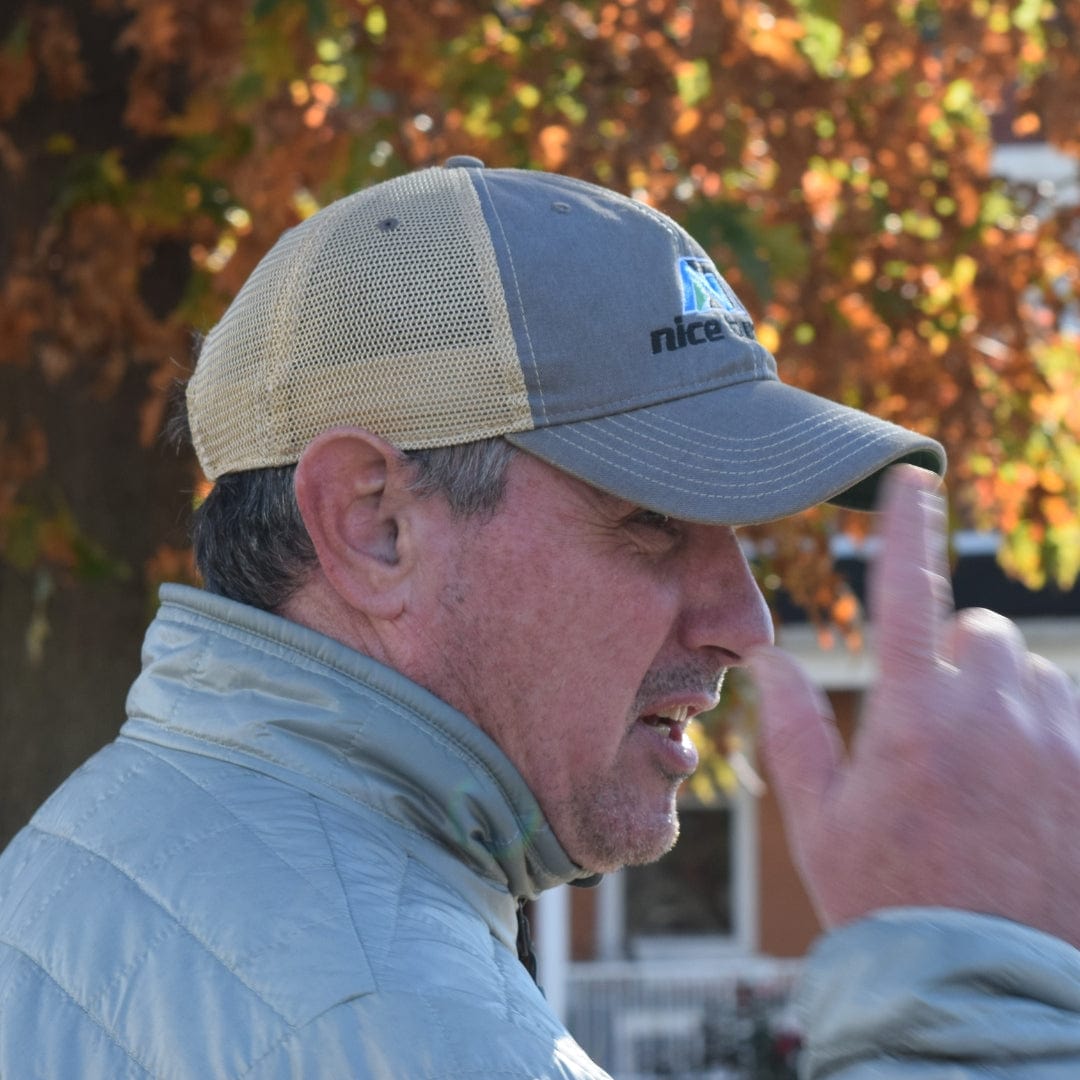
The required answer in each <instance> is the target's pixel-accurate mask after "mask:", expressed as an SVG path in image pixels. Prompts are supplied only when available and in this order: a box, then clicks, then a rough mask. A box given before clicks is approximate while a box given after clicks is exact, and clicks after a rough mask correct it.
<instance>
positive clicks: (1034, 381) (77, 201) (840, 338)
mask: <svg viewBox="0 0 1080 1080" xmlns="http://www.w3.org/2000/svg"><path fill="white" fill-rule="evenodd" d="M0 41H2V45H0V124H2V127H0V225H2V228H0V588H3V589H4V591H5V592H7V593H8V594H9V595H10V596H12V597H13V598H14V601H16V602H13V603H12V604H11V610H12V612H13V614H12V615H10V617H7V621H5V622H4V624H3V625H2V626H0V635H2V636H3V637H4V639H5V640H4V650H5V655H6V657H9V658H10V657H14V656H16V655H18V654H21V655H22V656H23V657H25V658H27V659H29V660H37V661H39V662H41V663H43V664H47V662H48V661H51V660H53V659H54V653H55V646H56V643H57V639H58V638H59V637H61V636H63V622H64V618H66V617H72V610H73V609H72V608H71V606H72V605H76V606H77V605H78V604H79V603H82V602H84V601H82V600H79V599H77V597H78V596H85V595H93V596H94V598H95V601H94V603H95V604H96V605H104V606H106V607H107V606H108V604H110V603H121V601H119V600H116V599H115V598H117V597H123V598H124V599H123V601H122V603H123V605H126V606H125V607H124V610H125V612H126V615H125V623H124V625H125V630H124V633H125V634H128V635H129V636H130V634H131V633H132V632H133V631H134V630H135V629H136V627H135V626H134V623H136V622H137V621H138V618H136V617H135V616H136V614H137V615H138V617H139V618H141V616H142V614H143V613H144V612H145V610H146V607H145V605H146V604H147V603H148V601H147V600H146V597H147V593H148V590H147V586H149V585H151V584H153V583H154V582H155V581H157V580H160V579H162V578H163V577H178V576H179V577H184V576H189V575H190V574H191V569H190V561H189V559H188V556H187V554H186V549H185V544H184V541H183V538H182V532H181V531H180V530H179V528H178V527H177V521H176V519H177V513H178V511H177V502H176V500H175V497H174V495H173V492H175V491H177V490H178V489H180V488H181V487H183V486H185V481H184V479H183V478H184V477H185V476H187V477H188V479H187V481H186V487H187V488H188V490H189V491H191V492H192V493H193V495H194V496H195V497H197V495H198V492H199V490H201V485H202V481H201V479H200V478H199V477H198V476H197V474H196V472H195V466H194V464H193V463H192V462H191V461H190V460H188V459H180V460H179V461H177V460H173V459H169V458H167V457H166V456H165V455H163V453H162V451H161V448H160V444H159V442H158V434H159V431H160V428H161V424H162V418H163V415H164V412H165V407H166V398H167V392H168V387H169V385H170V384H171V383H172V382H173V380H174V379H175V377H176V376H177V375H183V374H184V372H185V371H186V370H187V369H188V367H189V364H190V360H189V356H190V352H191V348H190V346H191V335H192V332H196V333H197V332H199V331H204V330H206V329H207V328H208V327H209V326H210V325H212V323H213V321H214V320H215V318H216V317H217V315H218V314H219V313H220V312H221V310H222V308H223V306H224V304H225V303H226V301H227V299H228V298H229V297H230V296H231V295H232V294H233V293H234V292H235V290H236V289H237V288H238V286H239V284H240V283H241V282H242V281H243V279H244V278H245V277H246V275H247V274H248V272H249V271H250V270H251V268H252V267H253V265H254V263H255V262H256V261H257V259H258V258H259V257H260V255H261V254H262V253H263V252H264V251H265V250H266V248H267V247H268V246H269V245H270V244H271V243H272V242H273V240H274V239H275V238H276V237H277V235H278V234H279V233H280V232H281V231H282V230H283V229H284V228H285V227H287V226H289V225H290V224H292V223H294V222H295V221H296V220H298V219H300V218H302V217H304V216H306V215H307V214H309V213H311V212H312V211H313V210H314V209H316V208H317V207H318V206H320V205H322V204H325V203H326V202H327V201H329V200H331V199H332V198H334V197H336V196H338V195H341V194H343V193H345V192H347V191H350V190H354V189H355V188H357V187H360V186H363V185H365V184H368V183H371V182H374V181H376V180H379V179H382V178H384V177H387V176H390V175H394V174H396V173H399V172H402V171H405V170H407V169H410V168H413V167H416V166H420V165H424V164H429V163H436V162H439V161H441V160H443V159H445V158H446V157H447V156H449V155H451V154H455V153H471V154H476V155H478V156H480V157H482V158H484V159H485V161H487V163H488V164H489V165H513V166H519V167H542V168H547V169H554V170H558V171H563V172H566V173H569V174H572V175H576V176H580V177H583V178H585V179H590V180H596V181H599V182H601V183H604V184H607V185H610V186H612V187H615V188H617V189H620V190H624V191H628V192H632V193H633V194H635V195H636V196H637V197H639V198H641V199H644V200H646V201H648V202H650V203H652V204H653V205H655V206H658V207H659V208H661V209H663V210H665V211H666V212H668V213H670V214H672V215H673V216H674V217H676V218H678V219H680V220H681V221H683V222H684V223H685V224H686V225H687V226H688V227H689V228H690V230H691V231H692V232H694V233H695V234H696V235H697V236H698V237H699V238H700V239H701V240H702V241H703V242H704V243H705V244H706V246H707V247H708V248H709V249H710V250H711V251H712V252H713V253H714V255H715V257H716V260H717V262H718V265H720V266H721V268H723V270H724V271H725V273H726V275H727V276H728V277H729V279H730V280H731V282H732V284H733V286H734V287H735V289H736V291H737V292H739V294H740V295H741V296H742V297H743V298H744V300H745V301H746V302H747V303H748V305H749V306H750V308H751V310H752V311H753V313H754V314H755V316H756V317H757V319H758V321H759V326H760V331H761V337H762V340H763V341H764V343H765V344H766V345H768V346H769V347H770V348H772V349H774V351H775V352H776V353H777V355H778V358H779V361H780V366H781V370H782V374H783V375H784V377H785V378H786V379H787V380H788V381H791V382H794V383H796V384H798V385H801V386H804V387H807V388H809V389H812V390H815V391H817V392H820V393H824V394H826V395H828V396H830V397H833V398H837V399H840V400H843V401H845V402H847V403H849V404H852V405H856V406H859V407H862V408H865V409H868V410H869V411H871V412H873V413H875V414H877V415H879V416H883V417H887V418H889V419H892V420H896V421H898V422H900V423H904V424H906V425H908V426H911V427H915V428H918V429H919V430H921V431H924V432H927V433H929V434H933V435H935V436H937V437H938V438H940V439H941V440H942V441H943V442H944V443H945V444H946V446H947V448H948V450H949V453H950V458H951V474H950V476H951V479H950V482H949V483H950V489H951V495H952V498H953V502H954V506H955V507H956V514H957V520H958V522H962V523H967V524H972V525H977V526H990V525H994V526H997V527H1000V528H1001V529H1002V531H1003V533H1004V535H1005V541H1006V542H1005V547H1004V549H1003V559H1004V560H1005V561H1006V563H1007V565H1008V566H1009V568H1010V569H1011V571H1012V572H1013V573H1015V574H1017V575H1018V576H1020V577H1021V578H1022V579H1023V580H1024V581H1025V582H1027V583H1028V584H1030V585H1032V586H1039V585H1041V584H1043V583H1044V582H1046V581H1053V582H1056V583H1058V584H1059V585H1061V586H1068V585H1070V584H1071V583H1072V582H1073V581H1075V579H1076V577H1077V574H1078V572H1080V516H1078V513H1080V447H1078V436H1080V332H1078V328H1077V327H1078V320H1080V314H1078V293H1080V265H1078V263H1080V259H1078V254H1077V252H1078V249H1080V220H1078V211H1077V209H1076V208H1075V207H1073V208H1067V207H1060V206H1057V207H1056V206H1054V205H1053V204H1052V203H1051V202H1050V201H1049V200H1048V199H1047V198H1046V193H1045V191H1042V190H1040V189H1039V188H1038V187H1033V188H1030V189H1026V188H1015V187H1013V188H1010V187H1009V186H1007V185H1006V184H1005V183H1003V182H1002V181H999V180H995V179H994V178H992V177H991V176H990V174H989V166H990V153H991V148H992V128H993V125H994V124H995V123H998V124H1001V123H1003V122H1008V123H1011V125H1012V130H1013V131H1014V132H1015V133H1016V134H1018V135H1023V136H1029V137H1030V136H1035V135H1038V136H1040V137H1045V138H1047V139H1049V140H1051V141H1052V142H1053V143H1054V144H1055V145H1057V146H1058V147H1060V148H1061V149H1063V150H1064V151H1066V152H1068V153H1070V154H1072V155H1074V156H1080V0H1017V2H1007V0H975V2H963V3H961V2H959V0H900V2H899V3H884V2H883V0H848V2H841V0H782V2H776V3H764V2H758V3H742V2H736V0H709V2H705V0H576V2H575V0H570V2H566V3H560V4H557V5H556V4H552V3H543V2H542V0H503V2H501V3H495V4H493V5H484V4H479V3H474V2H471V0H393V2H390V0H384V2H382V3H376V2H373V0H306V2H303V3H301V2H300V0H245V2H240V3H232V4H221V3H218V2H215V0H93V2H92V3H91V2H88V0H27V2H24V3H23V4H22V5H21V7H16V8H15V9H14V10H9V11H8V12H6V13H5V14H4V15H3V16H0ZM76 440H81V441H76ZM838 528H842V529H847V530H856V531H858V530H860V529H863V528H865V524H864V523H863V522H862V521H861V520H860V519H858V518H856V517H855V516H845V515H842V514H839V513H838V512H834V511H832V510H829V509H822V510H818V511H814V512H811V513H808V514H806V515H803V516H802V517H801V518H799V519H798V520H796V521H794V522H786V523H782V524H780V525H777V526H769V527H767V528H760V529H754V530H752V535H753V538H754V540H755V541H756V543H757V549H758V551H759V552H760V553H761V567H760V569H761V577H762V580H763V582H764V583H765V584H766V587H767V588H769V587H771V586H772V584H773V583H774V582H775V581H776V580H778V579H779V578H780V577H782V578H783V580H784V581H785V585H786V586H787V588H788V589H789V590H790V591H791V592H792V593H793V594H794V596H795V597H796V598H797V599H798V600H799V601H800V602H802V603H803V604H804V605H806V606H807V607H808V609H809V610H810V611H811V613H812V614H813V616H814V617H815V619H817V620H818V621H819V623H820V624H821V626H822V627H823V629H827V628H830V627H832V628H835V629H838V630H839V631H840V632H841V633H843V634H845V635H847V636H848V637H850V638H854V637H855V636H857V632H858V623H859V611H858V605H857V604H856V603H855V602H854V599H853V597H852V596H851V594H850V592H848V591H847V590H846V589H845V587H844V586H843V584H842V583H841V582H840V581H839V580H838V579H837V578H836V577H835V576H833V575H832V574H831V572H830V566H831V563H830V559H829V554H828V539H829V536H830V535H831V533H832V532H833V531H835V530H836V529H838ZM88 583H92V584H88ZM88 590H91V591H90V592H89V593H88ZM108 598H113V599H108ZM149 602H151V603H152V601H149ZM50 628H51V629H52V631H53V633H54V638H53V640H52V641H50V642H47V641H46V638H47V634H48V632H49V630H50ZM19 638H21V639H22V640H21V641H20V640H19ZM118 647H119V645H118ZM122 647H123V648H125V649H128V650H130V651H131V652H132V654H134V652H135V646H134V643H127V644H124V645H123V646H122ZM9 666H13V661H11V660H8V662H7V663H5V667H9ZM26 670H29V668H27V669H26ZM128 675H129V671H128V669H127V668H125V670H124V677H125V679H126V678H127V677H128ZM27 678H31V676H29V675H28V676H27ZM36 685H39V688H40V684H36ZM16 698H17V700H15V702H14V704H12V702H11V701H9V700H8V699H6V698H5V699H4V700H5V705H4V709H5V711H7V712H8V713H9V715H10V712H11V710H12V709H15V708H18V709H19V710H20V711H21V712H23V713H27V712H28V711H30V712H32V711H33V709H34V701H33V700H27V701H25V702H24V701H23V699H22V698H19V697H18V695H16ZM27 719H29V717H27ZM108 722H109V724H110V725H111V726H110V728H109V729H108V730H109V731H110V732H111V730H112V729H113V728H114V727H115V712H114V713H113V715H112V716H110V717H109V720H108ZM104 737H107V736H106V735H105V734H104V733H103V732H102V731H98V732H97V733H96V734H94V735H93V736H88V738H90V739H91V741H93V739H94V738H99V739H103V738H104ZM85 749H86V747H85V746H84V745H82V744H80V745H79V746H77V747H74V748H72V750H71V756H72V757H77V756H81V755H82V754H83V753H84V752H85ZM69 764H70V762H68V763H66V764H63V765H62V766H61V767H62V768H66V767H68V765H69ZM50 779H55V778H53V777H50ZM27 808H28V807H24V806H21V804H20V809H19V813H22V811H24V810H25V809H27Z"/></svg>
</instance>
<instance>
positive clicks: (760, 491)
mask: <svg viewBox="0 0 1080 1080" xmlns="http://www.w3.org/2000/svg"><path fill="white" fill-rule="evenodd" d="M506 438H507V440H508V441H509V442H511V443H513V444H514V445H516V446H519V447H520V448H521V449H523V450H526V451H528V452H529V453H531V454H534V455H535V456H537V457H539V458H541V459H542V460H544V461H547V462H548V463H549V464H551V465H554V466H556V467H557V468H560V469H562V470H563V471H565V472H568V473H570V474H571V475H572V476H576V477H578V478H579V479H581V480H584V481H586V482H587V483H590V484H592V485H593V486H595V487H597V488H600V489H601V490H602V491H606V492H609V493H610V494H613V495H617V496H618V497H620V498H623V499H626V500H627V501H629V502H632V503H635V504H637V505H640V506H644V507H647V508H648V509H651V510H656V511H658V512H660V513H664V514H670V515H672V516H673V517H677V518H681V519H684V520H687V521H697V522H704V523H707V524H715V525H731V526H735V525H754V524H760V523H763V522H767V521H775V520H777V519H778V518H784V517H788V516H790V515H792V514H796V513H799V512H800V511H802V510H806V509H808V508H809V507H811V506H816V505H818V504H819V503H823V502H833V503H837V504H839V505H841V506H845V507H848V508H850V509H855V510H869V509H872V508H873V505H874V501H875V498H876V494H877V486H878V481H879V479H880V477H881V475H882V473H883V472H884V470H885V469H887V468H888V467H889V466H890V465H894V464H897V463H899V462H911V463H912V464H915V465H919V466H921V467H922V468H925V469H929V470H931V471H933V472H936V473H938V474H939V475H943V474H944V472H945V451H944V449H943V448H942V446H941V445H940V444H939V443H937V442H936V441H935V440H933V439H930V438H927V437H926V436H923V435H919V434H917V433H915V432H911V431H908V430H906V429H904V428H902V427H898V426H897V425H896V424H892V423H889V422H888V421H885V420H880V419H878V418H877V417H874V416H870V415H869V414H867V413H864V412H860V411H858V410H856V409H851V408H848V407H847V406H844V405H839V404H837V403H836V402H833V401H829V400H827V399H825V398H821V397H818V396H816V395H815V394H810V393H807V392H806V391H804V390H800V389H798V388H797V387H793V386H788V385H785V384H784V383H781V382H778V381H776V380H774V379H764V380H752V381H747V382H744V383H739V384H736V385H733V386H725V387H722V388H719V389H716V390H711V391H707V392H705V393H698V394H694V395H691V396H688V397H683V398H678V399H675V400H672V401H666V402H663V403H661V404H658V405H652V406H649V407H647V408H641V409H636V410H633V411H630V412H625V413H619V414H617V415H613V416H605V417H598V418H596V419H591V420H580V421H576V422H573V423H566V424H559V425H553V426H550V427H544V428H537V429H535V430H532V431H524V432H515V433H512V434H508V435H507V436H506Z"/></svg>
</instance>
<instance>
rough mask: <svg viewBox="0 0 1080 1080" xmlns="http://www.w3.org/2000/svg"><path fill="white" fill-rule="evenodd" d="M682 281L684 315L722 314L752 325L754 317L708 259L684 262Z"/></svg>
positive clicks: (681, 261) (681, 260) (689, 259)
mask: <svg viewBox="0 0 1080 1080" xmlns="http://www.w3.org/2000/svg"><path fill="white" fill-rule="evenodd" d="M679 280H680V281H681V282H682V295H683V307H682V309H683V314H684V315H711V314H713V313H714V312H717V311H720V312H723V313H724V314H725V315H734V316H735V317H736V320H737V321H738V322H742V321H743V320H745V321H747V322H749V321H750V313H749V312H748V311H747V310H746V308H744V307H743V306H742V304H740V303H739V298H738V297H737V296H736V295H735V294H734V293H733V292H732V291H731V286H730V285H728V283H727V282H726V281H725V280H724V279H723V278H722V277H721V276H720V274H719V272H718V271H717V269H716V267H715V266H713V264H712V263H711V262H709V260H708V259H693V258H682V259H680V260H679Z"/></svg>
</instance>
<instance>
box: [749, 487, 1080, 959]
mask: <svg viewBox="0 0 1080 1080" xmlns="http://www.w3.org/2000/svg"><path fill="white" fill-rule="evenodd" d="M935 483H936V480H935V478H934V477H933V476H932V475H931V474H929V473H926V472H923V471H922V470H920V469H916V468H914V467H912V466H900V467H897V468H894V469H893V470H892V471H891V472H890V475H889V477H888V479H887V482H886V494H885V500H884V502H885V505H884V515H883V522H882V536H883V541H884V547H883V550H882V553H881V556H880V559H879V561H878V564H877V566H876V568H875V569H876V572H875V574H874V578H873V583H872V592H871V614H872V616H873V622H874V630H875V639H876V642H877V651H878V656H879V659H880V674H879V676H878V679H877V683H876V685H875V686H874V688H873V689H872V691H871V692H870V694H869V697H868V701H867V703H866V706H865V709H864V712H863V716H862V718H861V720H860V724H859V728H858V731H857V734H856V737H855V741H854V744H853V747H852V752H851V755H850V757H847V755H845V753H844V751H843V747H842V745H841V743H840V739H839V737H838V735H837V732H836V727H835V724H834V721H833V717H832V714H831V710H830V709H829V706H828V703H827V702H826V700H825V698H824V697H823V696H822V695H821V694H820V693H819V692H818V691H817V689H816V688H815V687H814V686H813V685H812V684H811V682H810V681H809V679H808V678H807V676H806V675H805V674H804V673H803V672H802V670H801V669H800V668H799V667H798V666H797V665H796V664H795V662H794V661H793V660H792V659H791V658H790V657H788V656H787V655H786V654H785V653H783V652H782V651H781V650H779V649H764V650H761V651H759V652H757V653H756V654H755V655H754V656H753V657H752V658H751V661H750V667H751V670H752V672H753V674H754V677H755V679H756V681H757V683H758V686H759V689H760V693H761V698H762V744H763V751H764V755H765V759H766V762H767V764H768V766H769V770H770V773H771V776H772V779H773V781H774V784H775V786H776V789H777V792H778V796H779V800H780V803H781V807H782V810H783V813H784V819H785V826H786V829H787V834H788V841H789V845H790V847H791V849H792V853H793V856H794V858H795V861H796V864H797V866H798V867H799V870H800V873H801V874H802V877H803V880H804V882H805V884H806V887H807V890H808V892H809V893H810V895H811V897H812V899H813V901H814V903H815V905H816V907H817V910H818V914H819V916H820V918H821V920H822V922H823V923H824V924H825V925H826V926H834V925H837V924H840V923H844V922H847V921H850V920H852V919H855V918H858V917H859V916H862V915H865V914H867V913H869V912H871V911H873V910H875V909H878V908H883V907H894V906H900V905H902V906H910V905H915V906H944V907H953V908H963V909H967V910H971V911H977V912H983V913H986V914H993V915H1000V916H1003V917H1005V918H1009V919H1013V920H1016V921H1018V922H1022V923H1025V924H1027V925H1029V926H1033V927H1036V928H1037V929H1040V930H1044V931H1047V932H1049V933H1052V934H1056V935H1058V936H1059V937H1062V938H1065V939H1066V940H1067V941H1070V942H1071V943H1073V944H1074V945H1080V904H1078V902H1077V897H1078V896H1080V695H1078V692H1077V689H1076V687H1075V686H1073V684H1072V683H1071V682H1070V681H1069V679H1068V678H1067V677H1066V676H1065V675H1064V673H1063V672H1061V671H1060V670H1058V669H1057V668H1056V667H1054V666H1053V665H1052V664H1050V663H1048V662H1047V661H1045V660H1042V659H1041V658H1039V657H1036V656H1033V655H1031V654H1030V653H1029V652H1028V651H1027V649H1026V646H1025V645H1024V642H1023V639H1022V638H1021V636H1020V633H1019V631H1018V630H1017V628H1016V627H1015V626H1014V625H1013V624H1012V623H1011V622H1009V620H1007V619H1005V618H1003V617H1001V616H999V615H995V614H994V613H993V612H989V611H985V610H979V609H972V610H967V611H961V612H959V613H955V612H954V611H953V606H952V597H951V590H950V587H949V579H948V574H947V567H946V564H945V533H944V510H943V504H942V501H941V499H940V497H939V496H938V495H936V494H935V493H934V490H933V488H934V485H935Z"/></svg>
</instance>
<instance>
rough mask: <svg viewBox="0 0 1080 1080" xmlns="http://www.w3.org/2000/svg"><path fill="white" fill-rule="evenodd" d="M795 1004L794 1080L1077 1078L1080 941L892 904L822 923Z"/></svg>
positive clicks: (976, 917)
mask: <svg viewBox="0 0 1080 1080" xmlns="http://www.w3.org/2000/svg"><path fill="white" fill-rule="evenodd" d="M799 1007H800V1011H801V1013H802V1016H803V1021H804V1024H805V1034H806V1047H805V1050H804V1054H803V1061H802V1071H801V1075H802V1076H803V1077H804V1078H805V1080H825V1078H828V1080H870V1078H873V1080H976V1078H977V1080H989V1078H991V1077H992V1078H994V1080H1021V1078H1022V1080H1066V1078H1069V1080H1076V1078H1077V1077H1080V952H1078V951H1077V950H1076V949H1074V948H1073V947H1072V946H1070V945H1068V944H1066V943H1065V942H1064V941H1061V940H1060V939H1058V938H1054V937H1050V936H1049V935H1047V934H1044V933H1041V932H1040V931H1038V930H1032V929H1030V928H1028V927H1025V926H1021V925H1019V924H1017V923H1013V922H1008V921H1006V920H1004V919H999V918H993V917H990V916H986V915H975V914H972V913H970V912H963V911H953V910H947V909H942V908H897V909H894V910H888V911H882V912H879V913H877V914H875V915H873V916H871V917H869V918H866V919H862V920H860V921H858V922H855V923H851V924H849V925H847V926H844V927H841V928H839V929H837V930H834V931H832V932H831V933H829V934H827V935H825V936H824V937H823V938H821V939H820V941H819V942H818V943H817V945H816V946H815V948H814V949H813V951H812V952H811V955H810V957H809V959H808V962H807V967H806V969H805V971H804V976H803V982H802V987H801V990H800V993H799Z"/></svg>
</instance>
